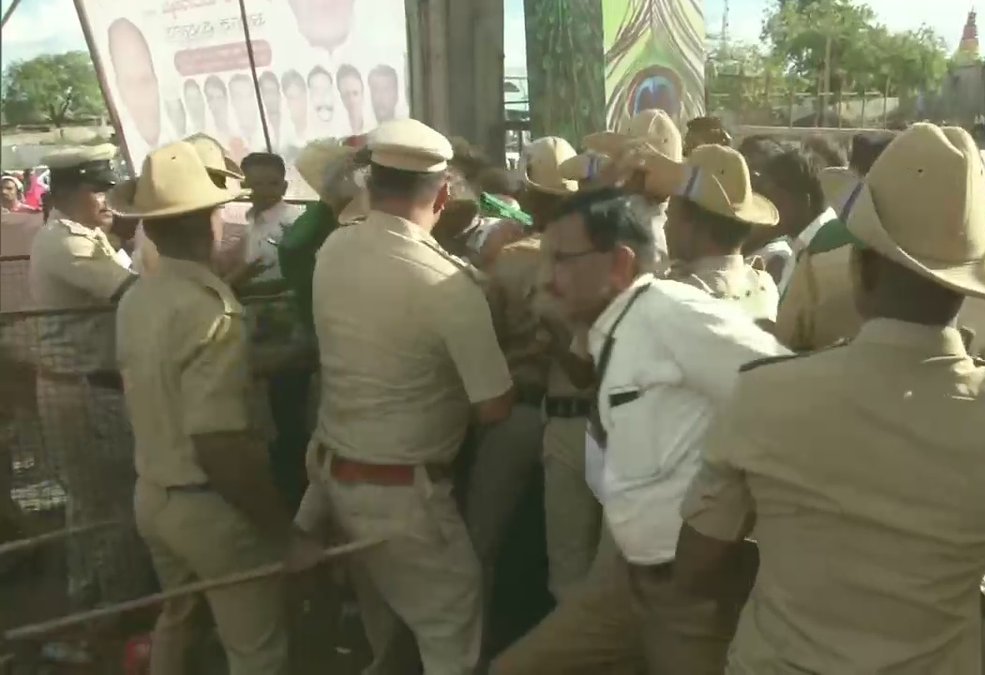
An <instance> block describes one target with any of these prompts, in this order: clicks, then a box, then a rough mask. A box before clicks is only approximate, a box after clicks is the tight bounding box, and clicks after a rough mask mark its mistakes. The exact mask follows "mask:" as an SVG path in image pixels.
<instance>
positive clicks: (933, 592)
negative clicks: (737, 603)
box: [711, 320, 985, 675]
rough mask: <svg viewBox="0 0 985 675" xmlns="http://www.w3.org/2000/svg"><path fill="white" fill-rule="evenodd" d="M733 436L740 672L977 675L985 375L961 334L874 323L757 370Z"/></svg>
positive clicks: (742, 393) (728, 428) (746, 386)
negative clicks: (740, 552) (842, 341)
mask: <svg viewBox="0 0 985 675" xmlns="http://www.w3.org/2000/svg"><path fill="white" fill-rule="evenodd" d="M737 400H738V401H739V402H740V403H739V404H738V405H736V406H735V411H734V413H733V416H732V417H730V418H729V419H727V420H726V423H725V424H723V425H722V426H721V427H720V429H724V430H725V432H724V433H726V434H728V437H722V438H719V439H717V440H716V441H713V443H711V447H713V448H714V447H717V448H723V449H724V448H731V449H730V450H729V454H730V457H731V459H730V462H729V463H730V464H731V465H732V466H734V467H735V468H738V469H740V470H742V471H744V472H745V475H746V479H747V482H748V485H749V489H750V492H751V494H752V498H753V500H754V502H755V510H756V513H757V521H756V527H755V530H754V532H753V535H752V536H753V538H755V539H756V540H757V541H758V543H759V547H760V552H761V566H760V570H759V576H758V578H757V582H756V588H755V590H754V591H753V595H752V598H751V600H750V604H749V605H748V606H747V608H746V611H745V613H744V615H743V618H742V622H741V624H740V628H739V632H738V634H737V637H736V642H735V651H736V653H735V656H734V658H733V663H732V665H733V666H734V668H735V670H734V671H730V672H736V673H743V674H744V673H756V674H759V673H764V672H775V671H770V670H769V668H768V667H767V665H766V664H776V663H782V662H787V663H790V664H792V665H795V666H797V667H798V668H800V669H804V671H805V672H807V671H809V672H818V673H839V674H842V675H863V674H865V675H871V674H873V673H894V674H898V675H903V674H907V675H909V674H913V675H917V674H920V675H925V674H931V673H941V674H944V673H948V674H950V673H955V674H956V673H962V674H965V673H968V674H973V673H978V672H979V669H980V667H981V661H980V659H981V653H980V647H979V643H980V639H981V634H980V628H979V624H978V620H977V612H978V594H977V587H978V583H979V581H980V578H981V572H982V569H983V568H985V499H983V498H982V486H983V485H985V443H983V441H982V439H983V438H985V369H983V368H981V367H976V366H975V365H974V364H973V362H972V361H971V359H969V358H968V357H967V355H966V354H965V353H964V350H963V348H962V347H961V342H960V337H959V336H958V333H957V331H954V330H947V331H943V330H941V329H939V328H930V327H921V326H915V325H913V324H902V323H900V322H893V321H885V320H880V321H873V322H870V323H868V324H866V326H865V327H863V329H862V331H861V333H860V334H859V337H858V338H857V339H856V341H855V342H854V343H852V344H851V345H849V346H846V347H839V348H834V349H831V350H829V351H826V352H823V353H820V354H816V355H813V356H810V357H807V358H802V359H795V360H791V361H788V362H785V363H780V364H773V365H767V366H763V367H761V368H757V369H755V370H753V371H751V372H748V373H746V374H745V375H744V376H743V377H742V378H741V382H740V388H739V390H738V392H737Z"/></svg>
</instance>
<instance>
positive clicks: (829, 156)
mask: <svg viewBox="0 0 985 675" xmlns="http://www.w3.org/2000/svg"><path fill="white" fill-rule="evenodd" d="M802 146H803V148H804V149H805V150H807V151H808V152H810V153H812V154H813V155H814V156H815V157H817V159H818V160H819V161H820V162H822V163H823V164H824V166H823V167H822V168H827V167H832V166H840V167H845V166H848V156H847V154H846V153H845V150H844V148H842V147H841V146H840V145H839V144H838V143H836V142H834V141H833V140H831V139H830V138H827V137H825V136H821V135H820V134H815V135H813V136H811V137H809V138H806V139H804V142H803V144H802Z"/></svg>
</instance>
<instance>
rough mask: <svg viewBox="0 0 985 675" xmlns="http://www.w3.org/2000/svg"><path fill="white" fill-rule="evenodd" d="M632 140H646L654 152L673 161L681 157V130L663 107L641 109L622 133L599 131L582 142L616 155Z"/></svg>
mask: <svg viewBox="0 0 985 675" xmlns="http://www.w3.org/2000/svg"><path fill="white" fill-rule="evenodd" d="M633 141H646V142H647V143H648V144H649V145H650V146H652V147H653V148H654V149H656V150H657V152H660V153H661V154H663V155H665V156H667V157H669V158H671V159H673V160H675V161H680V160H681V157H683V153H684V150H683V147H684V145H683V142H682V141H681V132H680V130H679V129H678V128H677V125H676V124H674V120H672V119H671V118H670V115H668V114H667V113H666V112H664V111H663V110H641V111H640V112H638V113H636V114H635V115H634V116H633V117H632V118H631V119H630V120H629V124H628V125H627V127H626V131H625V133H620V132H616V131H603V132H600V133H596V134H589V135H588V136H586V137H585V138H584V141H583V143H584V145H585V147H586V148H588V149H589V150H594V151H595V152H600V153H602V154H604V155H608V156H609V157H612V158H614V159H616V158H618V157H619V156H620V155H621V154H622V153H623V152H624V151H625V150H627V149H628V147H629V146H630V145H631V144H632V142H633Z"/></svg>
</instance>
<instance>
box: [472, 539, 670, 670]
mask: <svg viewBox="0 0 985 675" xmlns="http://www.w3.org/2000/svg"><path fill="white" fill-rule="evenodd" d="M631 599H632V595H631V593H630V588H629V579H628V577H627V575H626V570H625V564H624V563H623V562H622V561H621V560H620V556H619V552H618V550H617V549H616V546H615V544H614V543H613V541H612V537H611V535H610V534H609V533H608V530H607V529H605V528H603V530H602V535H601V538H600V541H599V546H598V554H597V555H596V557H595V560H594V561H593V563H592V566H591V569H590V570H589V571H588V574H587V575H586V576H585V578H584V579H582V580H581V581H579V582H577V583H576V584H575V585H574V586H573V587H572V588H571V590H570V591H569V592H568V593H566V594H565V596H564V597H563V598H562V600H561V602H560V604H559V605H558V606H557V608H556V609H555V610H554V611H553V612H551V614H550V615H548V617H547V618H546V619H544V620H543V621H541V622H540V624H538V625H537V627H536V628H534V629H533V630H532V631H531V632H530V633H528V634H527V635H525V636H524V637H522V638H520V639H519V640H518V641H517V642H515V643H514V644H513V645H512V646H510V648H509V649H507V650H506V651H505V652H503V653H502V654H501V655H500V656H499V657H498V658H497V659H496V660H495V661H494V662H493V664H492V668H491V669H490V674H491V675H638V674H639V673H642V672H643V647H642V645H641V644H640V632H639V626H638V624H637V621H636V617H635V616H634V614H633V612H632V610H631ZM682 675H683V673H682Z"/></svg>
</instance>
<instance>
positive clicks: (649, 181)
mask: <svg viewBox="0 0 985 675" xmlns="http://www.w3.org/2000/svg"><path fill="white" fill-rule="evenodd" d="M624 162H629V163H632V164H633V165H635V166H637V167H639V169H641V170H643V171H644V172H645V174H646V180H645V189H646V191H647V192H648V193H650V194H652V195H653V196H659V197H667V196H677V197H680V198H682V199H685V200H687V201H689V202H693V203H694V204H697V205H698V206H700V207H701V208H703V209H705V210H706V211H710V212H712V213H716V214H718V215H720V216H725V217H726V218H731V219H733V220H738V221H740V222H743V223H746V224H747V225H754V226H757V227H774V226H776V224H777V223H779V222H780V214H779V212H778V211H777V210H776V207H775V206H774V205H773V203H772V202H771V201H770V200H768V199H767V198H766V197H764V196H762V195H760V194H757V193H755V192H753V190H752V185H751V183H750V179H749V166H748V165H747V164H746V160H745V158H744V157H743V156H742V155H741V154H739V152H738V151H737V150H734V149H732V148H729V147H726V146H724V145H702V146H699V147H697V148H695V149H694V151H693V152H691V154H690V155H689V156H688V157H687V159H686V160H684V161H683V162H675V161H673V160H671V159H669V158H668V157H666V156H665V155H664V154H663V153H661V152H660V151H659V150H657V149H656V148H652V147H642V148H637V149H635V150H634V151H633V153H632V156H631V157H627V158H625V159H624Z"/></svg>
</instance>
